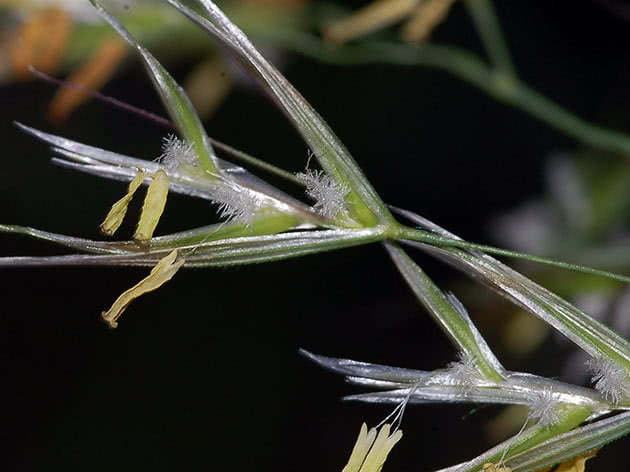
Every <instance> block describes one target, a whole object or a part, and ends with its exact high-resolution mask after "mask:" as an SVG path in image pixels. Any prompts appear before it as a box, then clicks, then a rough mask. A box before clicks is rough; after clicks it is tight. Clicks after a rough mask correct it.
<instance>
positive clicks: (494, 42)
mask: <svg viewBox="0 0 630 472" xmlns="http://www.w3.org/2000/svg"><path fill="white" fill-rule="evenodd" d="M465 5H466V7H467V8H468V13H469V14H470V16H471V18H472V21H473V24H474V25H475V28H476V29H477V33H479V37H480V38H481V42H482V43H483V46H484V48H485V50H486V53H487V54H488V57H489V58H490V61H491V62H492V63H493V64H494V66H495V67H496V69H497V70H499V71H501V72H502V73H503V74H505V75H506V76H509V77H512V78H516V71H515V70H514V64H513V63H512V58H511V57H510V50H509V48H508V47H507V44H506V43H505V39H504V36H503V33H502V32H501V26H500V25H499V19H498V18H497V14H496V12H495V10H494V5H493V4H492V1H491V0H467V1H466V2H465Z"/></svg>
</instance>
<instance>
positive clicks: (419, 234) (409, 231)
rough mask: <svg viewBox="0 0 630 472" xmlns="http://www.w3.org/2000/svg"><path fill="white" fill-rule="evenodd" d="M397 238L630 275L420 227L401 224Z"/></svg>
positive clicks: (612, 275)
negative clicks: (477, 242)
mask: <svg viewBox="0 0 630 472" xmlns="http://www.w3.org/2000/svg"><path fill="white" fill-rule="evenodd" d="M399 239H408V240H411V241H418V242H422V243H427V244H432V245H434V246H439V247H457V248H460V249H469V250H473V251H481V252H485V253H487V254H495V255H498V256H506V257H512V258H515V259H525V260H527V261H530V262H536V263H539V264H545V265H549V266H553V267H559V268H561V269H566V270H571V271H575V272H581V273H584V274H590V275H595V276H598V277H606V278H609V279H612V280H616V281H618V282H624V283H630V276H625V275H620V274H615V273H613V272H608V271H605V270H599V269H593V268H591V267H585V266H581V265H577V264H569V263H567V262H562V261H556V260H554V259H548V258H546V257H540V256H534V255H532V254H526V253H522V252H516V251H510V250H508V249H501V248H498V247H494V246H486V245H485V244H476V243H470V242H467V241H463V240H460V239H452V238H447V237H444V236H440V235H438V234H435V233H432V232H428V231H425V230H421V229H415V228H409V227H406V226H402V227H401V228H400V231H399Z"/></svg>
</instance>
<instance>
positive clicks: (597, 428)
mask: <svg viewBox="0 0 630 472" xmlns="http://www.w3.org/2000/svg"><path fill="white" fill-rule="evenodd" d="M628 433H630V412H624V413H620V414H618V415H615V416H613V417H611V418H606V419H603V420H599V421H596V422H595V423H591V424H589V425H586V426H582V427H580V428H576V429H574V430H573V431H570V432H568V433H565V434H562V435H560V436H556V437H555V438H552V439H550V440H548V441H545V442H544V443H542V444H539V445H538V446H536V447H533V448H531V449H528V450H527V451H524V452H522V453H520V454H517V455H515V456H514V457H512V458H510V459H509V460H508V461H506V463H507V465H509V466H510V467H511V468H512V470H513V471H514V472H535V471H538V470H540V469H543V468H545V467H548V466H551V465H554V464H558V463H561V462H565V461H567V460H569V459H571V458H573V457H575V456H578V455H580V454H582V455H583V454H587V453H588V452H590V451H593V450H595V449H598V448H601V447H602V446H605V445H606V444H608V443H610V442H612V441H614V440H615V439H619V438H620V437H622V436H625V435H627V434H628ZM462 472H463V471H462Z"/></svg>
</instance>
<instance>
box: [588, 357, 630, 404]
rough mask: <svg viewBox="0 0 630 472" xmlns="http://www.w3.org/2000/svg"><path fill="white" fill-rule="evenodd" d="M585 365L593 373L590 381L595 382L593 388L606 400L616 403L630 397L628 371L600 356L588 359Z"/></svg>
mask: <svg viewBox="0 0 630 472" xmlns="http://www.w3.org/2000/svg"><path fill="white" fill-rule="evenodd" d="M586 367H587V368H588V370H589V371H590V372H591V373H592V374H593V376H592V377H591V381H592V382H594V383H595V389H596V390H598V391H599V393H601V394H602V395H603V396H604V398H606V400H609V401H610V402H612V403H613V404H617V403H619V402H621V401H623V400H624V399H628V398H630V379H628V372H627V371H626V370H625V369H623V368H622V367H620V366H619V365H617V363H615V362H614V361H611V360H609V359H603V358H601V357H600V358H594V359H590V360H588V361H587V362H586Z"/></svg>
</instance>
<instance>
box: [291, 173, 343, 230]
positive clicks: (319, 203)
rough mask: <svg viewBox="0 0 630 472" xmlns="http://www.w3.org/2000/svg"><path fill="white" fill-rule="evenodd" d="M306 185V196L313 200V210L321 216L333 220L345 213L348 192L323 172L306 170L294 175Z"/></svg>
mask: <svg viewBox="0 0 630 472" xmlns="http://www.w3.org/2000/svg"><path fill="white" fill-rule="evenodd" d="M295 176H296V177H297V178H298V180H299V181H300V182H302V183H303V184H304V185H306V195H308V196H309V197H311V198H312V199H313V200H315V205H313V208H315V210H316V211H317V212H318V213H319V214H320V215H322V216H325V217H327V218H335V217H337V216H339V215H340V214H341V213H344V212H345V211H346V200H345V199H346V195H348V193H349V192H350V190H349V189H348V188H347V187H346V186H344V185H341V184H339V183H337V182H335V181H334V180H332V179H331V178H330V177H329V176H328V174H326V172H324V171H323V170H312V169H306V170H305V171H304V172H299V173H297V174H296V175H295Z"/></svg>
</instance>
